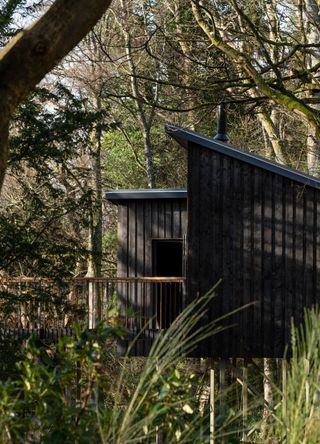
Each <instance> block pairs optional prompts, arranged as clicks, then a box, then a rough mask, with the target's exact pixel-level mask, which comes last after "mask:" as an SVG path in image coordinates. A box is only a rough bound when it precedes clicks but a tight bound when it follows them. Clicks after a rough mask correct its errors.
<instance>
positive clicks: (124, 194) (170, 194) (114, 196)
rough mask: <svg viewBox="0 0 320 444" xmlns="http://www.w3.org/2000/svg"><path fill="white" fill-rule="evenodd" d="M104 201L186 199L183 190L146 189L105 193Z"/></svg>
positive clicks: (185, 192)
mask: <svg viewBox="0 0 320 444" xmlns="http://www.w3.org/2000/svg"><path fill="white" fill-rule="evenodd" d="M105 196H106V199H107V200H109V201H111V202H118V201H120V200H141V199H186V198H187V190H185V189H179V188H177V189H174V188H173V189H170V188H168V189H161V188H158V189H156V188H154V189H147V190H113V191H108V192H107V193H106V195H105Z"/></svg>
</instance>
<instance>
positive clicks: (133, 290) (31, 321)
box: [0, 277, 185, 354]
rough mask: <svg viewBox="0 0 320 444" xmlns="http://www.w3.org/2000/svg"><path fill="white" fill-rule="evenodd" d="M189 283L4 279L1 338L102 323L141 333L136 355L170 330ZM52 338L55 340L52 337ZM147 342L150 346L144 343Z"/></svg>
mask: <svg viewBox="0 0 320 444" xmlns="http://www.w3.org/2000/svg"><path fill="white" fill-rule="evenodd" d="M184 297H185V279H184V278H181V277H179V278H175V277H172V278H171V277H170V278H169V277H164V278H161V277H136V278H131V277H130V278H129V277H116V278H104V277H101V278H76V279H74V280H72V281H71V280H70V281H65V282H61V283H59V284H58V283H56V282H53V281H52V280H49V279H33V278H0V331H1V334H2V336H3V335H6V334H9V333H8V332H11V334H14V335H15V337H17V339H18V338H19V335H21V337H22V336H23V337H25V336H26V335H28V334H29V333H30V331H31V330H39V331H40V330H41V332H42V334H43V335H44V336H48V338H50V337H51V336H52V335H55V334H56V335H57V334H58V333H57V332H60V333H59V334H60V335H61V334H69V333H68V332H70V331H71V327H72V324H73V323H74V322H77V323H78V324H80V325H83V326H85V325H87V326H88V327H89V328H95V326H96V325H97V323H98V322H99V321H104V322H105V323H106V324H110V325H119V326H123V327H125V328H126V329H127V330H128V331H129V333H130V336H133V335H136V334H139V338H140V339H139V341H138V342H139V344H140V345H138V346H140V347H142V349H141V350H140V351H139V352H138V354H145V353H147V349H148V348H149V346H150V343H151V342H152V338H153V337H154V335H155V334H156V332H157V331H159V330H163V329H166V328H168V327H169V325H170V324H171V323H172V322H173V320H174V319H175V318H176V317H177V316H178V315H179V313H180V312H181V311H182V309H183V308H184V306H185V301H184ZM50 335H51V336H50ZM145 342H147V343H148V344H147V345H146V344H144V343H145Z"/></svg>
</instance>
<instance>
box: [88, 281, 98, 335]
mask: <svg viewBox="0 0 320 444" xmlns="http://www.w3.org/2000/svg"><path fill="white" fill-rule="evenodd" d="M88 317H89V319H88V321H89V322H88V327H89V329H91V328H95V326H96V310H95V285H94V282H90V281H89V282H88Z"/></svg>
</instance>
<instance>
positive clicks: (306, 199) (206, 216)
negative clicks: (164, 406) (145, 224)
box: [187, 144, 320, 357]
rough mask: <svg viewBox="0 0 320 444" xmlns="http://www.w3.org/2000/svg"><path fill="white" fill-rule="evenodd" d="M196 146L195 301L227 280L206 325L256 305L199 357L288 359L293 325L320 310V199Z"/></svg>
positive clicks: (190, 279) (191, 266)
mask: <svg viewBox="0 0 320 444" xmlns="http://www.w3.org/2000/svg"><path fill="white" fill-rule="evenodd" d="M190 145H191V146H190ZM190 145H189V183H188V199H189V201H188V206H189V226H188V230H189V231H188V265H187V288H188V298H189V299H190V300H191V299H193V298H194V297H196V295H197V294H200V295H202V294H204V293H205V292H206V291H208V290H209V289H210V288H211V287H212V286H213V285H214V284H215V283H216V282H217V281H218V280H219V279H221V278H222V283H221V285H220V287H219V289H218V290H217V297H216V298H215V300H214V302H213V303H212V305H211V306H210V311H209V313H208V317H207V319H204V320H203V321H204V322H206V321H208V320H209V319H210V320H212V319H216V318H218V317H220V316H221V315H224V314H227V313H230V312H231V311H232V310H234V309H236V308H239V307H241V306H244V305H247V304H251V305H250V306H249V307H247V308H244V309H243V310H241V311H240V312H238V313H236V314H234V315H232V316H230V317H228V318H227V319H226V320H224V321H223V322H222V324H223V325H225V326H228V327H229V328H228V329H227V330H225V331H224V332H222V333H219V334H218V335H216V336H213V337H212V338H210V340H208V341H207V342H205V343H202V344H201V347H200V348H199V349H198V350H197V354H198V355H199V356H219V357H282V356H283V354H284V351H285V346H286V345H287V344H288V343H289V342H290V328H291V319H292V318H293V319H294V322H295V324H299V323H300V322H301V320H302V318H303V312H304V308H305V307H311V306H312V305H313V304H316V303H319V295H320V292H319V290H320V275H319V271H320V270H319V269H320V191H319V190H317V189H314V188H312V187H309V186H303V185H301V184H299V183H297V182H294V181H293V180H290V179H287V178H285V177H282V176H280V175H278V174H275V173H272V172H269V171H266V170H263V169H260V168H258V167H255V166H253V165H249V164H247V163H245V162H243V161H240V160H236V159H233V158H231V157H228V156H227V155H224V154H219V153H217V152H215V151H212V150H209V149H206V148H203V147H199V146H197V145H192V144H190Z"/></svg>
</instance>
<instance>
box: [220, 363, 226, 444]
mask: <svg viewBox="0 0 320 444" xmlns="http://www.w3.org/2000/svg"><path fill="white" fill-rule="evenodd" d="M225 387H226V361H225V360H224V359H221V361H220V362H219V410H220V415H221V414H224V410H225ZM220 443H221V444H225V439H224V437H221V439H220Z"/></svg>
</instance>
